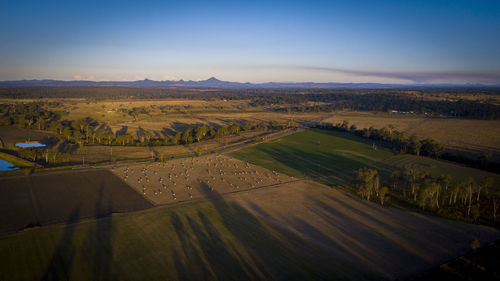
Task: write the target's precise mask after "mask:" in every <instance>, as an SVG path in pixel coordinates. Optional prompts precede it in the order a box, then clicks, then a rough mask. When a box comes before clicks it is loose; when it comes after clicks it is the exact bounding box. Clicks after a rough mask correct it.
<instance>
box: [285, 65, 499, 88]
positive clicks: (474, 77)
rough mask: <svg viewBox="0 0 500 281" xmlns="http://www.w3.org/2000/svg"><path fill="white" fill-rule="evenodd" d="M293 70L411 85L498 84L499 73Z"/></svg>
mask: <svg viewBox="0 0 500 281" xmlns="http://www.w3.org/2000/svg"><path fill="white" fill-rule="evenodd" d="M289 67H291V68H295V69H304V70H315V71H323V72H332V73H342V74H347V75H352V76H358V77H377V78H388V79H402V80H406V81H409V82H412V83H417V84H420V83H422V84H425V83H457V82H460V83H500V73H494V72H476V71H435V72H434V71H429V72H404V71H402V72H399V71H398V72H396V71H364V70H351V69H342V68H331V67H320V66H304V65H293V66H289Z"/></svg>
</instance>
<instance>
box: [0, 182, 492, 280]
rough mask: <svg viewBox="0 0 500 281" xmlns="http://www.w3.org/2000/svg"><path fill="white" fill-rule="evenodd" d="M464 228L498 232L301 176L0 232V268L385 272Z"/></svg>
mask: <svg viewBox="0 0 500 281" xmlns="http://www.w3.org/2000/svg"><path fill="white" fill-rule="evenodd" d="M210 196H212V195H210ZM104 206H106V205H104ZM422 231H425V233H426V235H425V236H423V235H420V233H421V232H422ZM472 236H475V237H478V239H480V240H481V241H485V242H486V241H491V240H493V239H496V238H498V237H499V232H498V231H496V230H493V229H490V228H486V227H481V226H474V225H468V224H463V223H459V222H453V221H448V220H443V219H439V218H429V217H425V216H422V215H418V214H414V213H408V212H403V211H398V210H394V209H385V208H381V207H380V206H377V205H374V204H372V203H366V202H363V201H360V200H359V199H357V198H354V197H352V196H350V195H347V194H345V193H343V192H341V191H336V190H333V189H330V188H327V187H324V186H321V185H318V184H316V183H311V182H307V181H304V182H295V183H289V184H281V185H280V186H277V187H268V188H262V189H257V190H252V191H248V192H237V193H233V194H230V195H226V196H222V197H218V198H212V200H209V201H196V202H189V203H186V204H181V205H172V206H170V205H167V206H164V207H159V208H153V209H149V210H146V211H142V212H138V213H128V214H118V215H114V216H112V217H106V218H101V219H98V220H92V221H85V222H81V223H77V224H69V225H54V226H48V227H43V228H41V229H37V230H32V231H29V232H24V233H17V234H15V235H4V236H3V237H1V238H0V257H1V259H2V261H3V262H2V263H1V264H0V271H1V272H3V273H4V275H3V277H4V278H6V279H8V280H26V279H30V280H40V279H66V280H89V279H93V280H96V279H127V280H143V279H144V278H146V279H149V280H153V279H183V280H200V279H204V280H207V279H210V280H215V279H227V278H237V279H238V280H262V279H273V280H304V279H315V280H320V279H328V280H331V279H341V280H360V279H368V280H379V278H388V279H394V278H406V277H409V276H411V275H413V274H415V273H417V272H420V271H422V270H424V269H427V268H429V267H431V266H433V265H436V264H438V263H440V262H442V261H444V260H447V259H449V258H451V257H454V256H457V255H460V254H463V253H464V252H465V251H467V247H468V240H469V239H470V238H471V237H472ZM450 238H451V239H450ZM25 268H30V270H29V271H26V270H25Z"/></svg>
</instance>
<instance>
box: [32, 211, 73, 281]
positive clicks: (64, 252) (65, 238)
mask: <svg viewBox="0 0 500 281" xmlns="http://www.w3.org/2000/svg"><path fill="white" fill-rule="evenodd" d="M79 217H80V208H79V207H77V208H75V209H74V210H73V212H72V213H71V215H70V216H69V218H68V220H67V224H68V225H67V226H66V228H65V229H64V233H63V235H62V238H61V240H60V241H59V243H58V244H57V246H56V248H55V250H54V254H53V255H52V258H51V259H50V262H49V265H48V267H47V269H46V270H45V272H44V274H43V277H42V279H41V280H43V281H49V280H69V279H70V276H71V272H70V270H71V266H72V264H73V260H74V256H75V249H73V234H74V232H75V228H76V222H78V218H79Z"/></svg>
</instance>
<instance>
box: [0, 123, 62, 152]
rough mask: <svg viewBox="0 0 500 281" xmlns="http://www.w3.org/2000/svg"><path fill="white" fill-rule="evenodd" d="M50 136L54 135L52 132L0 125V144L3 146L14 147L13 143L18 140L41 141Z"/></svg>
mask: <svg viewBox="0 0 500 281" xmlns="http://www.w3.org/2000/svg"><path fill="white" fill-rule="evenodd" d="M51 136H54V134H53V133H52V132H48V131H38V130H31V129H24V128H19V127H10V126H0V145H1V147H5V148H14V145H15V144H16V143H18V142H26V141H41V140H43V139H44V138H46V137H51Z"/></svg>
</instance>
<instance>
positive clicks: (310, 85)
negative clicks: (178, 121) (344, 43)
mask: <svg viewBox="0 0 500 281" xmlns="http://www.w3.org/2000/svg"><path fill="white" fill-rule="evenodd" d="M23 86H131V87H173V88H304V89H325V88H425V87H466V88H477V87H500V85H482V84H465V85H456V84H381V83H335V82H329V83H314V82H267V83H248V82H247V83H241V82H231V81H221V80H219V79H217V78H215V77H211V78H209V79H207V80H201V81H192V80H189V81H184V80H179V81H174V80H166V81H154V80H149V79H144V80H138V81H98V82H97V81H85V80H73V81H63V80H48V79H46V80H16V81H0V87H23Z"/></svg>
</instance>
